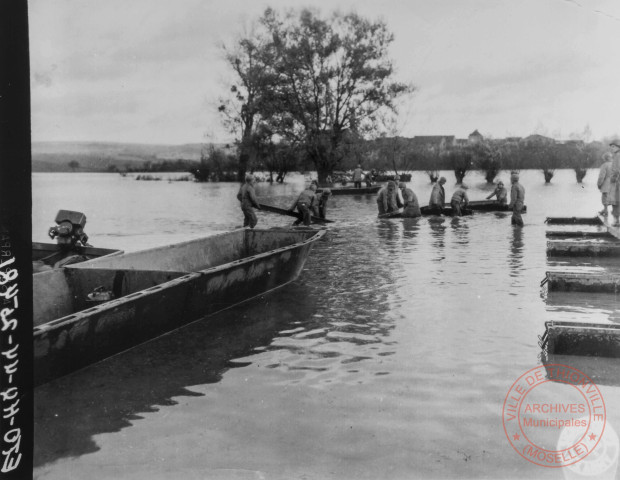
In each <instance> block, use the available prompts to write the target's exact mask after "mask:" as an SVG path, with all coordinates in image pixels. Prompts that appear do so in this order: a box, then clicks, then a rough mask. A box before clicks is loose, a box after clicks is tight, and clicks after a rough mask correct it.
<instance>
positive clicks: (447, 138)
mask: <svg viewBox="0 0 620 480" xmlns="http://www.w3.org/2000/svg"><path fill="white" fill-rule="evenodd" d="M411 143H412V144H413V145H415V146H417V147H422V148H426V149H428V150H438V151H441V150H444V149H446V148H450V147H453V146H454V144H455V137H454V135H420V136H415V137H413V138H412V139H411Z"/></svg>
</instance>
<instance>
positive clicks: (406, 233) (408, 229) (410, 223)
mask: <svg viewBox="0 0 620 480" xmlns="http://www.w3.org/2000/svg"><path fill="white" fill-rule="evenodd" d="M420 220H421V218H404V219H403V237H404V238H405V239H413V238H415V237H416V236H417V235H418V232H419V231H420Z"/></svg>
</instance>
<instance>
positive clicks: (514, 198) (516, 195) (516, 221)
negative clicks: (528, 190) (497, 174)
mask: <svg viewBox="0 0 620 480" xmlns="http://www.w3.org/2000/svg"><path fill="white" fill-rule="evenodd" d="M510 182H511V183H512V188H511V189H510V205H509V206H510V207H512V219H511V220H510V223H512V224H513V225H517V226H519V227H522V226H523V218H522V217H521V212H522V211H523V205H524V204H525V188H523V185H521V184H520V183H519V174H518V173H517V172H512V174H511V175H510Z"/></svg>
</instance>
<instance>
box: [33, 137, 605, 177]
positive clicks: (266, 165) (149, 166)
mask: <svg viewBox="0 0 620 480" xmlns="http://www.w3.org/2000/svg"><path fill="white" fill-rule="evenodd" d="M543 138H546V137H543ZM524 140H526V139H522V140H521V141H512V142H510V141H499V140H483V141H479V142H472V143H468V144H465V145H463V144H461V145H444V144H442V143H437V144H431V143H428V144H424V143H420V142H416V141H415V139H411V138H403V137H391V138H379V139H375V140H369V141H356V142H350V143H347V144H344V145H343V146H342V148H341V150H340V158H339V161H338V162H337V164H336V165H334V169H333V171H350V170H353V169H354V168H355V167H356V166H357V165H358V164H360V165H362V168H363V169H364V170H365V171H368V170H375V171H376V172H378V173H385V174H392V173H395V172H397V173H399V174H402V173H406V172H412V171H420V170H421V171H427V172H428V173H429V176H431V177H433V174H434V172H436V171H439V170H453V171H454V172H455V176H456V177H457V181H461V180H462V178H463V177H464V176H465V175H466V174H467V172H468V171H469V170H483V171H485V172H486V177H487V180H488V181H489V182H492V181H493V179H494V178H495V176H496V175H497V174H498V173H499V171H500V170H521V169H540V170H541V171H543V172H544V173H545V177H547V176H549V180H550V178H551V177H552V176H553V171H554V170H555V169H562V168H570V169H574V170H575V172H576V175H577V180H578V181H581V179H583V176H584V175H585V171H586V170H587V169H588V168H591V167H595V166H598V165H599V164H600V159H601V156H602V154H603V153H604V152H605V151H606V150H607V143H606V142H591V143H587V144H586V143H584V142H581V141H570V142H565V143H559V142H556V141H555V140H553V139H548V138H547V139H546V140H544V141H524ZM239 162H240V159H239V153H238V149H236V148H235V147H234V146H224V147H223V146H217V145H205V146H204V147H203V149H202V152H201V156H200V161H196V160H187V159H182V158H178V159H175V160H161V158H158V157H157V156H155V155H152V154H149V155H144V156H140V155H133V154H132V155H127V154H118V155H114V154H112V155H109V156H108V155H106V156H102V155H97V154H88V153H80V154H74V153H67V154H63V153H49V154H46V153H37V154H36V155H33V170H34V171H56V172H61V171H67V172H68V171H74V172H121V173H124V172H127V173H157V172H190V173H192V174H193V175H194V176H195V177H196V179H198V180H199V181H237V175H238V169H239ZM313 166H314V165H313V162H312V161H311V160H310V159H308V158H307V155H306V153H305V151H304V150H303V149H299V148H294V147H291V146H289V145H287V144H284V143H281V144H272V145H271V146H270V148H269V149H264V150H263V151H262V152H261V155H255V156H254V157H253V158H251V160H250V161H249V163H248V171H250V172H267V174H268V177H267V180H268V181H277V182H283V181H284V179H285V178H286V175H287V174H288V173H289V172H293V171H299V172H305V171H308V170H313Z"/></svg>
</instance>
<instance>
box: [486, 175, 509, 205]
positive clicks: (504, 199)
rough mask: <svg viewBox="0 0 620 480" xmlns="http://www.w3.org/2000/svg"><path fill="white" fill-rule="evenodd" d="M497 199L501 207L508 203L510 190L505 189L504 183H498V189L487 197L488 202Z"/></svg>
mask: <svg viewBox="0 0 620 480" xmlns="http://www.w3.org/2000/svg"><path fill="white" fill-rule="evenodd" d="M493 197H497V203H499V204H500V205H506V204H507V203H508V190H506V188H505V187H504V182H501V181H500V182H498V183H497V187H495V190H493V193H492V194H491V195H489V196H488V197H487V200H491V198H493Z"/></svg>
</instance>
